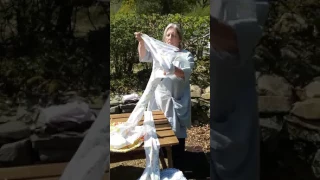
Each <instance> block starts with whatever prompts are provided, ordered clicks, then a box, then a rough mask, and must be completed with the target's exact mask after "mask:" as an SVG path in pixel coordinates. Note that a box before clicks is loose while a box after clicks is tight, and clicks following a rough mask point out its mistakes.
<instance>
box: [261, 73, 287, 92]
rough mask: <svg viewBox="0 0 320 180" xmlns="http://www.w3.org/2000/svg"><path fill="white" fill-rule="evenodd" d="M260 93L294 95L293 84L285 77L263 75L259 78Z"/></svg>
mask: <svg viewBox="0 0 320 180" xmlns="http://www.w3.org/2000/svg"><path fill="white" fill-rule="evenodd" d="M257 83H258V91H259V95H264V96H281V97H292V89H293V88H292V86H291V85H290V84H289V83H288V82H287V81H286V80H285V79H284V78H283V77H279V76H275V75H263V76H261V77H260V78H259V79H258V82H257Z"/></svg>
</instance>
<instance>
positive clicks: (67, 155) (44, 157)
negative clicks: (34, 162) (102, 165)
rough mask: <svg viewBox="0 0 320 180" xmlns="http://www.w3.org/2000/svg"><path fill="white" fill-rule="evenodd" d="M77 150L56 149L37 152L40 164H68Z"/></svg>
mask: <svg viewBox="0 0 320 180" xmlns="http://www.w3.org/2000/svg"><path fill="white" fill-rule="evenodd" d="M76 151H77V149H73V150H64V149H61V150H56V149H52V150H51V149H40V150H39V151H38V153H39V158H40V161H41V162H44V163H58V162H68V161H70V160H71V158H72V156H73V155H74V154H75V153H76Z"/></svg>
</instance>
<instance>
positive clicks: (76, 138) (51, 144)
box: [31, 132, 85, 150]
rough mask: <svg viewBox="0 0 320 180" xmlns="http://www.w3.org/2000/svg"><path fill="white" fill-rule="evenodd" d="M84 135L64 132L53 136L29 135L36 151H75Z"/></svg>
mask: <svg viewBox="0 0 320 180" xmlns="http://www.w3.org/2000/svg"><path fill="white" fill-rule="evenodd" d="M84 136H85V133H76V132H64V133H60V134H53V135H42V136H41V135H36V134H33V135H31V141H32V145H33V148H34V149H36V150H44V149H45V150H75V149H77V148H78V147H79V145H80V143H81V142H82V140H83V138H84Z"/></svg>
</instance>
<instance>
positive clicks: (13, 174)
mask: <svg viewBox="0 0 320 180" xmlns="http://www.w3.org/2000/svg"><path fill="white" fill-rule="evenodd" d="M67 164H68V163H53V164H39V165H30V166H20V167H9V168H0V180H59V178H60V176H61V175H62V173H63V171H64V169H65V167H66V166H67ZM109 179H110V178H109V170H107V171H106V173H105V174H104V177H103V180H109Z"/></svg>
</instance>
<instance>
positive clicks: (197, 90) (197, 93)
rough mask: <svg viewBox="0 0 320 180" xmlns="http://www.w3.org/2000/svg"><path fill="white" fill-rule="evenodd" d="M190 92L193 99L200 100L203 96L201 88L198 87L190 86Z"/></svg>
mask: <svg viewBox="0 0 320 180" xmlns="http://www.w3.org/2000/svg"><path fill="white" fill-rule="evenodd" d="M190 92H191V97H192V98H199V97H200V96H201V88H200V87H199V86H197V85H190Z"/></svg>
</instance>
